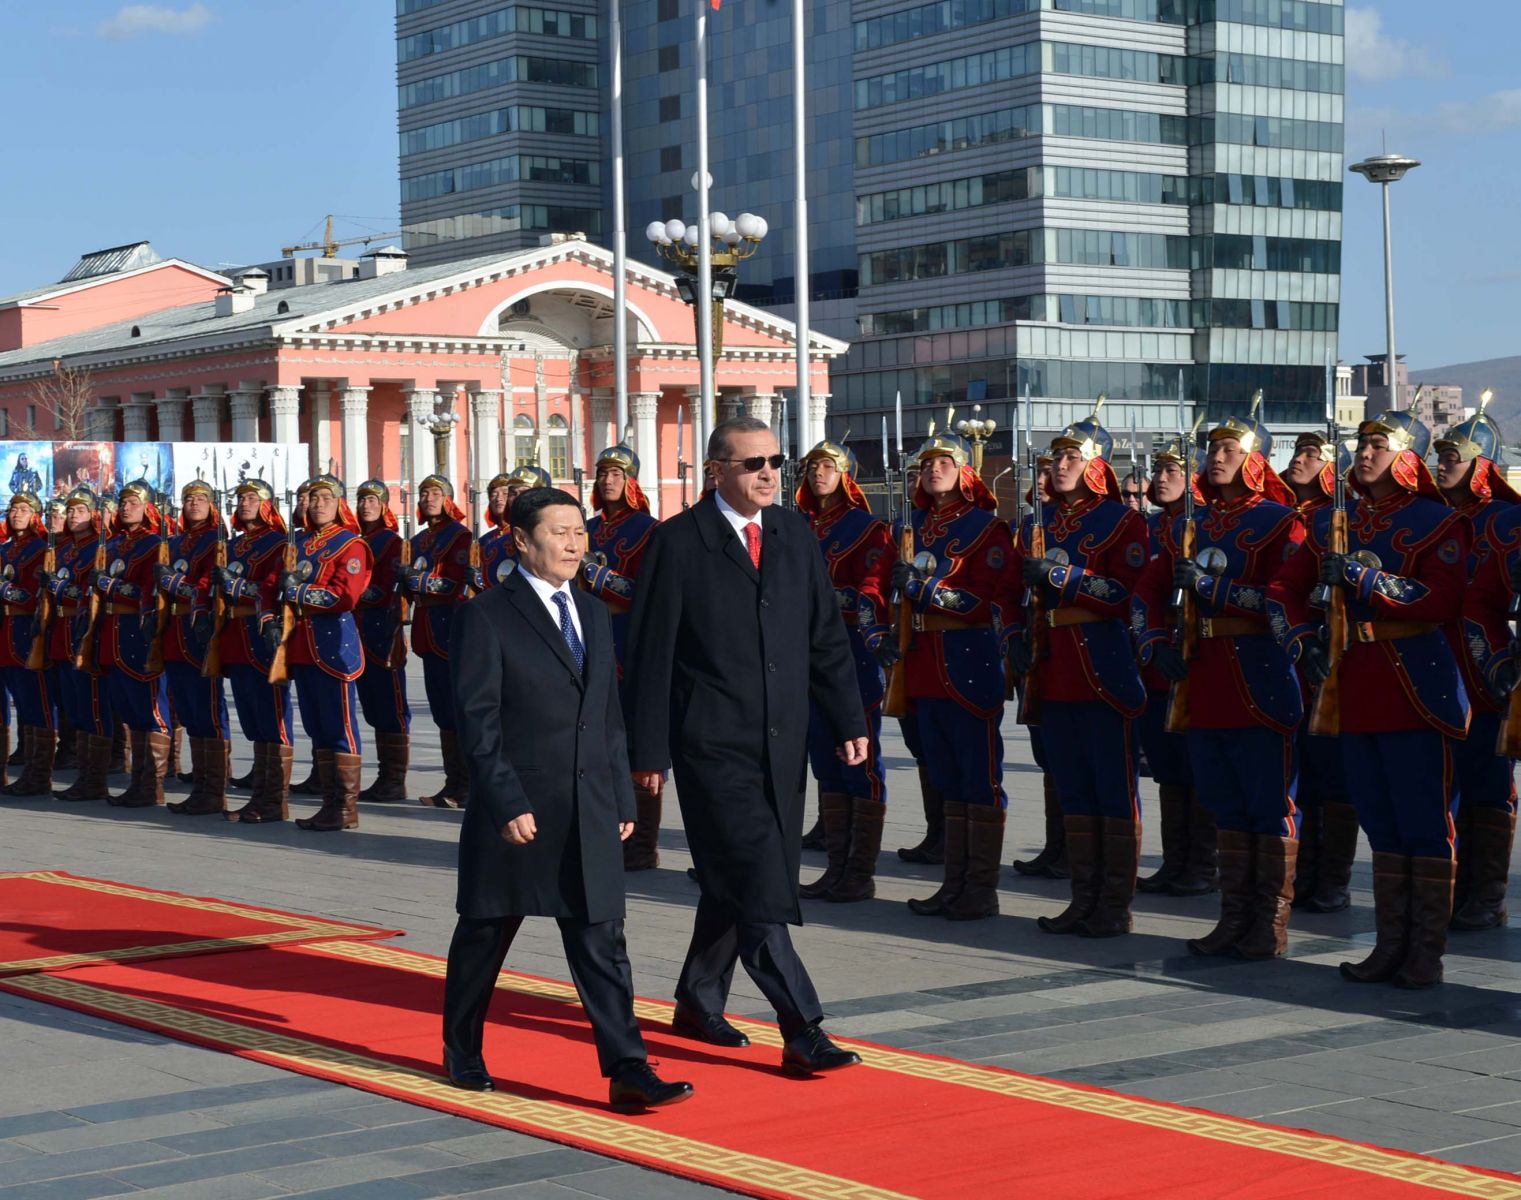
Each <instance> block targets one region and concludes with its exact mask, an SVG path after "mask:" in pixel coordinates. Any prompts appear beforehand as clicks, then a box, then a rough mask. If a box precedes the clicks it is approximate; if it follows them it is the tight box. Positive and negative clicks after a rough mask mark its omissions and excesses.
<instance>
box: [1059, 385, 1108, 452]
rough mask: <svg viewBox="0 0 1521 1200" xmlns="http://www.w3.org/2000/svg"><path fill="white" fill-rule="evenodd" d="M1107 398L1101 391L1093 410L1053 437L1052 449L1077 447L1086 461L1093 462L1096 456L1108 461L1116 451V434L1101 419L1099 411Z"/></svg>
mask: <svg viewBox="0 0 1521 1200" xmlns="http://www.w3.org/2000/svg"><path fill="white" fill-rule="evenodd" d="M1107 399H1109V397H1108V396H1106V395H1104V394H1102V393H1100V395H1099V398H1098V399H1097V400H1095V401H1094V403H1093V412H1092V413H1091V414H1089V415H1088V416H1086V417H1084V418H1083V419H1082V420H1081V421H1074V422H1072V424H1071V425H1068V426H1067V427H1066V428H1065V429H1063V430H1062V431H1061V432H1060V433H1058V434H1057V435H1056V436H1055V437H1054V438H1052V439H1051V449H1052V450H1070V449H1072V448H1074V447H1075V448H1076V449H1077V450H1078V451H1080V452H1081V453H1082V456H1083V461H1084V462H1092V461H1093V460H1094V459H1096V458H1099V459H1103V460H1104V461H1105V462H1108V461H1109V456H1110V455H1111V454H1113V453H1114V435H1113V434H1111V433H1110V432H1109V431H1108V430H1107V429H1105V428H1104V426H1103V424H1102V423H1101V422H1100V421H1099V413H1100V412H1101V411H1102V410H1103V407H1104V401H1106V400H1107Z"/></svg>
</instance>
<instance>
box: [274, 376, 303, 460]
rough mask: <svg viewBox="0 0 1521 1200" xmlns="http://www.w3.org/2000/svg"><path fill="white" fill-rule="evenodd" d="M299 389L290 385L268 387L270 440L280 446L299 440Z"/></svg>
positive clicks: (292, 443)
mask: <svg viewBox="0 0 1521 1200" xmlns="http://www.w3.org/2000/svg"><path fill="white" fill-rule="evenodd" d="M300 418H301V389H300V388H299V387H292V386H290V385H288V384H287V385H282V386H280V387H272V388H270V389H269V432H270V435H271V440H272V441H274V442H276V443H278V444H279V445H282V446H290V445H294V444H295V443H296V442H299V441H300V440H301V427H300V425H299V424H298V422H299V421H300Z"/></svg>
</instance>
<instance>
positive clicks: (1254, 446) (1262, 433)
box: [1209, 391, 1273, 458]
mask: <svg viewBox="0 0 1521 1200" xmlns="http://www.w3.org/2000/svg"><path fill="white" fill-rule="evenodd" d="M1261 408H1262V392H1261V391H1258V392H1255V393H1254V394H1253V395H1252V407H1251V410H1250V412H1249V414H1248V415H1247V416H1246V417H1244V418H1243V417H1226V418H1225V420H1223V421H1221V422H1220V424H1218V425H1216V426H1215V427H1214V428H1213V429H1211V430H1210V431H1209V440H1210V441H1211V442H1221V441H1224V440H1225V439H1226V438H1235V439H1236V440H1237V441H1238V442H1240V443H1241V449H1242V450H1244V451H1245V452H1246V453H1248V454H1254V453H1255V454H1260V455H1262V457H1263V458H1267V457H1269V456H1270V455H1271V454H1272V452H1273V435H1272V432H1271V431H1270V430H1269V429H1268V427H1267V426H1266V425H1264V424H1263V423H1262V422H1261V421H1259V420H1258V419H1257V413H1258V412H1259V411H1260V410H1261Z"/></svg>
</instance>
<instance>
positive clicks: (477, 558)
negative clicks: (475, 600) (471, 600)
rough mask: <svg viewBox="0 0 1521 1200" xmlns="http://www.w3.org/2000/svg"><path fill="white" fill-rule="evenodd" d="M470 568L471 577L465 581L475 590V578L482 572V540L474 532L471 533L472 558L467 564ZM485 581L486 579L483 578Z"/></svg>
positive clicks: (483, 581) (467, 585)
mask: <svg viewBox="0 0 1521 1200" xmlns="http://www.w3.org/2000/svg"><path fill="white" fill-rule="evenodd" d="M467 565H468V566H469V568H470V577H469V579H467V580H466V581H465V586H466V587H468V588H469V589H470V590H471V591H472V592H473V591H475V578H476V576H477V575H479V574H480V573H481V540H480V538H478V537H476V536H475V535H474V534H471V535H470V558H469V561H468V564H467ZM481 582H482V583H485V580H484V579H483V580H481Z"/></svg>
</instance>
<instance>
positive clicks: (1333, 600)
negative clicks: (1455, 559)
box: [1310, 355, 1349, 737]
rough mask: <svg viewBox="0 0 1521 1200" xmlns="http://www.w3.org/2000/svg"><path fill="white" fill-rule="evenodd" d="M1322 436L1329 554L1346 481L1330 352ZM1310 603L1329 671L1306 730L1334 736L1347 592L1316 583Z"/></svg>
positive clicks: (1337, 536) (1344, 541) (1335, 542)
mask: <svg viewBox="0 0 1521 1200" xmlns="http://www.w3.org/2000/svg"><path fill="white" fill-rule="evenodd" d="M1326 436H1327V437H1328V438H1329V439H1330V445H1329V446H1327V447H1326V449H1327V450H1329V451H1330V453H1331V455H1332V456H1333V457H1332V462H1333V463H1335V464H1336V465H1335V467H1334V468H1333V471H1334V473H1335V476H1336V488H1335V491H1334V493H1333V503H1332V508H1331V528H1330V532H1329V534H1328V535H1327V537H1326V550H1327V552H1328V553H1331V554H1346V553H1347V549H1348V543H1349V537H1348V530H1347V480H1346V477H1345V476H1344V475H1343V474H1342V472H1341V463H1340V461H1339V460H1338V458H1337V457H1336V455H1337V453H1338V451H1339V450H1340V448H1341V447H1340V441H1341V431H1340V429H1338V428H1337V425H1336V374H1335V368H1334V367H1333V366H1332V364H1331V357H1330V355H1327V356H1326ZM1310 604H1311V605H1312V606H1313V607H1315V608H1320V609H1324V610H1325V614H1326V657H1327V659H1328V660H1329V662H1330V667H1331V673H1330V674H1329V675H1327V676H1326V678H1325V680H1324V682H1322V683H1321V685H1320V687H1319V688H1318V689H1317V690H1316V692H1315V703H1314V705H1313V707H1312V708H1311V709H1310V732H1311V733H1313V734H1317V735H1318V736H1320V737H1336V736H1337V735H1338V734H1339V733H1341V660H1342V658H1343V656H1345V654H1346V653H1347V593H1346V591H1345V590H1344V589H1342V588H1339V587H1327V586H1326V585H1325V584H1316V586H1315V590H1314V591H1313V592H1312V593H1311V594H1310Z"/></svg>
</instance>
